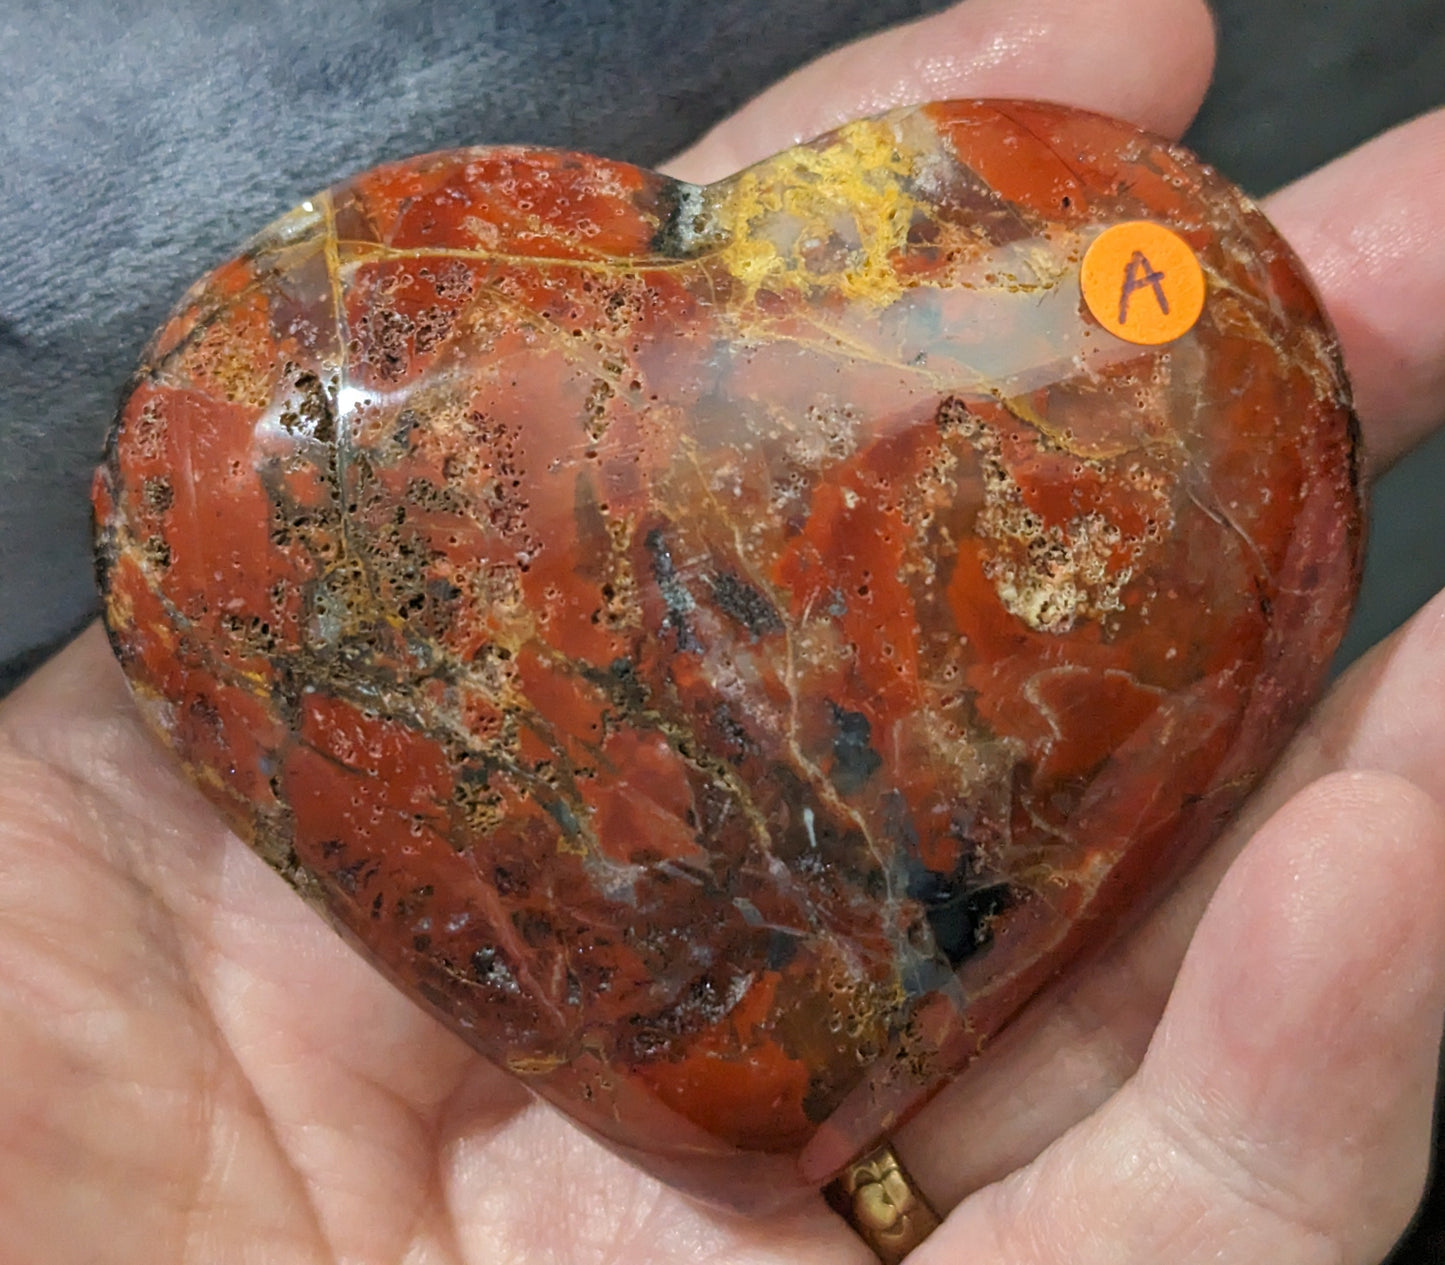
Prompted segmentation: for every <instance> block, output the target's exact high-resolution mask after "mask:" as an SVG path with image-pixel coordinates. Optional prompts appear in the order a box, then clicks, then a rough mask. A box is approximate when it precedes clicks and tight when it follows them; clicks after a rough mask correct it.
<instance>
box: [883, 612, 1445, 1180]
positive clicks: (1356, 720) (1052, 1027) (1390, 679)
mask: <svg viewBox="0 0 1445 1265" xmlns="http://www.w3.org/2000/svg"><path fill="white" fill-rule="evenodd" d="M1337 770H1349V771H1356V772H1378V773H1385V774H1389V775H1392V776H1395V777H1402V778H1405V779H1407V780H1408V781H1410V782H1412V783H1413V784H1414V785H1415V786H1417V787H1419V788H1420V789H1421V790H1423V791H1424V792H1425V793H1426V794H1427V795H1429V796H1430V797H1431V798H1433V799H1434V800H1435V802H1436V803H1438V804H1442V805H1445V594H1441V595H1440V596H1439V597H1437V598H1436V599H1435V600H1434V601H1433V602H1431V603H1430V604H1429V605H1428V606H1426V607H1425V608H1424V609H1423V610H1421V611H1420V612H1419V613H1417V614H1416V615H1415V617H1414V618H1413V619H1412V620H1410V621H1409V623H1407V624H1406V625H1405V626H1404V627H1403V628H1401V629H1400V630H1399V631H1398V632H1396V633H1395V634H1394V635H1393V636H1392V637H1390V638H1388V639H1387V640H1386V641H1384V642H1382V643H1381V644H1380V645H1378V646H1376V647H1375V648H1374V649H1373V650H1372V651H1371V652H1370V653H1369V654H1368V655H1366V656H1365V657H1364V658H1362V659H1361V660H1360V661H1359V662H1358V663H1356V664H1355V665H1354V667H1352V668H1351V669H1350V671H1349V672H1347V673H1346V674H1345V675H1344V676H1343V677H1342V678H1341V679H1340V680H1339V681H1338V682H1337V683H1336V685H1335V686H1334V688H1333V689H1332V690H1331V691H1330V693H1329V695H1328V696H1327V697H1326V699H1325V700H1324V702H1323V703H1322V704H1321V705H1320V706H1319V707H1318V708H1316V710H1315V712H1314V714H1313V715H1312V716H1311V718H1310V720H1309V722H1308V724H1307V725H1306V726H1305V728H1304V729H1302V730H1301V731H1300V733H1299V734H1297V735H1296V736H1295V738H1294V740H1293V741H1292V742H1291V744H1290V746H1289V749H1288V750H1287V751H1286V753H1285V755H1284V757H1283V759H1282V760H1281V761H1280V763H1279V765H1278V766H1277V767H1276V769H1275V770H1274V772H1273V773H1272V774H1271V776H1270V778H1269V780H1268V781H1267V782H1266V783H1265V785H1264V786H1263V787H1261V789H1260V790H1259V791H1258V792H1257V793H1256V794H1255V795H1254V796H1253V797H1252V798H1251V800H1250V801H1249V804H1248V805H1247V807H1246V808H1245V810H1244V811H1243V812H1242V813H1241V815H1240V817H1239V818H1238V819H1237V820H1236V821H1235V822H1234V823H1233V824H1232V825H1231V827H1230V828H1229V830H1228V831H1227V832H1226V833H1225V834H1224V836H1223V837H1222V838H1221V839H1220V840H1219V842H1218V843H1217V844H1216V845H1215V846H1214V847H1213V848H1212V849H1211V850H1210V852H1209V853H1208V854H1207V855H1206V856H1205V857H1204V858H1203V859H1202V860H1201V862H1200V864H1199V865H1198V866H1197V867H1196V868H1195V869H1194V870H1193V871H1192V872H1191V873H1190V875H1189V876H1188V878H1187V880H1186V881H1185V882H1184V883H1183V884H1181V886H1180V887H1179V888H1178V889H1176V890H1175V891H1174V892H1172V893H1170V895H1169V897H1168V898H1167V899H1166V900H1165V901H1163V902H1162V903H1161V904H1160V906H1159V907H1158V908H1156V909H1155V910H1153V911H1152V912H1151V913H1149V914H1148V916H1147V917H1146V918H1145V919H1144V920H1143V921H1142V922H1141V923H1140V924H1139V925H1138V926H1137V927H1135V928H1134V929H1133V930H1132V931H1131V932H1130V933H1129V934H1128V935H1127V936H1125V937H1123V938H1122V939H1120V940H1119V941H1117V942H1116V943H1115V944H1113V945H1112V946H1110V947H1109V948H1108V949H1107V950H1106V951H1105V952H1103V953H1102V954H1100V955H1099V956H1098V957H1097V958H1096V959H1095V960H1093V961H1092V962H1090V963H1087V964H1083V965H1082V966H1081V968H1080V969H1079V970H1076V971H1074V972H1073V973H1071V974H1070V975H1069V976H1067V977H1066V978H1065V979H1063V980H1061V981H1060V982H1059V984H1058V985H1056V986H1055V987H1053V988H1051V989H1049V990H1048V991H1046V992H1045V993H1044V994H1042V995H1041V996H1040V997H1038V998H1037V999H1036V1000H1035V1001H1034V1002H1033V1003H1032V1004H1031V1005H1030V1006H1029V1007H1028V1008H1027V1009H1026V1010H1025V1011H1024V1013H1023V1014H1022V1015H1021V1016H1019V1018H1018V1019H1017V1020H1016V1021H1015V1022H1014V1023H1013V1024H1012V1026H1011V1027H1010V1028H1008V1029H1007V1030H1006V1031H1005V1032H1004V1033H1003V1034H1002V1035H1001V1036H1000V1037H999V1038H998V1040H997V1041H995V1042H994V1043H993V1044H991V1045H990V1046H989V1047H988V1049H987V1050H986V1051H985V1053H984V1054H983V1055H982V1057H981V1058H980V1059H979V1061H978V1062H977V1063H976V1064H975V1065H974V1066H973V1067H971V1068H969V1069H968V1071H967V1072H966V1073H965V1074H964V1075H963V1076H961V1077H959V1079H958V1080H957V1081H955V1082H954V1083H953V1084H952V1085H950V1086H949V1087H948V1088H947V1089H945V1090H944V1091H943V1093H941V1094H940V1095H939V1096H938V1098H936V1099H935V1100H934V1101H933V1103H931V1104H930V1105H929V1107H928V1108H927V1110H925V1111H923V1112H922V1113H920V1115H919V1116H917V1117H916V1118H915V1119H914V1120H913V1121H912V1122H910V1123H909V1125H907V1126H906V1127H905V1128H904V1129H902V1130H901V1131H900V1132H899V1133H898V1134H897V1141H898V1145H899V1148H900V1150H901V1151H902V1152H903V1154H904V1156H905V1158H906V1159H907V1161H908V1163H909V1167H910V1168H911V1169H912V1170H913V1172H914V1174H915V1175H916V1176H917V1178H918V1180H919V1182H920V1184H921V1185H922V1187H923V1189H924V1190H926V1191H928V1193H929V1195H930V1196H931V1197H932V1198H933V1199H935V1200H936V1201H937V1202H938V1203H940V1204H941V1205H943V1206H945V1207H951V1206H952V1205H953V1204H955V1203H957V1202H958V1201H959V1200H960V1199H962V1198H963V1197H964V1196H965V1195H966V1194H967V1193H968V1192H969V1191H972V1190H976V1189H978V1188H979V1187H980V1186H982V1185H985V1184H986V1183H988V1182H991V1181H994V1180H996V1179H998V1178H999V1177H1001V1176H1002V1175H1004V1174H1005V1173H1008V1172H1011V1171H1012V1170H1013V1169H1015V1168H1017V1167H1019V1166H1020V1165H1023V1164H1026V1163H1027V1162H1028V1161H1030V1160H1031V1159H1033V1157H1034V1156H1036V1155H1038V1154H1039V1152H1040V1151H1041V1150H1042V1149H1043V1148H1044V1147H1045V1146H1047V1145H1048V1143H1049V1142H1050V1141H1051V1140H1052V1139H1053V1138H1054V1137H1056V1136H1057V1135H1058V1134H1059V1133H1060V1132H1061V1131H1062V1130H1063V1129H1065V1128H1067V1127H1068V1126H1069V1125H1071V1124H1073V1123H1074V1122H1076V1121H1078V1120H1081V1119H1083V1118H1084V1117H1085V1116H1086V1115H1088V1114H1089V1113H1090V1112H1091V1111H1093V1110H1094V1109H1095V1108H1096V1107H1098V1106H1099V1105H1100V1104H1101V1103H1103V1102H1104V1101H1105V1100H1106V1099H1108V1098H1109V1096H1110V1095H1112V1094H1113V1093H1114V1092H1115V1090H1116V1089H1117V1088H1118V1087H1119V1086H1120V1085H1122V1084H1123V1083H1124V1082H1125V1081H1126V1080H1127V1079H1128V1077H1129V1076H1130V1075H1131V1074H1132V1072H1133V1070H1134V1068H1135V1067H1136V1066H1137V1064H1138V1062H1139V1059H1140V1058H1141V1057H1142V1055H1143V1052H1144V1049H1145V1047H1146V1046H1147V1045H1148V1042H1149V1040H1150V1037H1151V1036H1152V1034H1153V1031H1154V1027H1155V1024H1156V1023H1157V1021H1158V1017H1159V1013H1160V1011H1161V1010H1162V1008H1163V1004H1164V999H1165V998H1166V997H1167V995H1168V991H1169V988H1170V986H1171V984H1172V981H1173V979H1174V975H1175V972H1176V970H1177V968H1178V966H1179V963H1180V961H1181V959H1182V958H1183V956H1184V951H1185V948H1186V946H1187V945H1188V943H1189V938H1190V936H1191V935H1192V934H1193V931H1194V927H1195V925H1196V924H1197V922H1198V921H1199V918H1200V915H1201V914H1202V912H1203V910H1204V907H1205V905H1206V904H1207V903H1208V901H1209V899H1210V896H1211V894H1212V893H1213V891H1214V888H1215V887H1216V885H1217V884H1218V883H1219V881H1220V879H1221V877H1222V876H1223V874H1224V872H1225V870H1226V869H1227V867H1228V866H1229V865H1230V864H1231V862H1232V861H1233V859H1234V858H1235V857H1236V856H1237V855H1238V854H1239V852H1240V850H1241V849H1242V848H1243V847H1244V846H1245V844H1246V842H1247V841H1248V840H1249V838H1250V837H1251V836H1252V834H1253V833H1254V831H1255V830H1257V829H1258V828H1259V827H1260V826H1261V825H1262V824H1263V822H1264V821H1266V820H1267V819H1268V818H1269V816H1270V815H1271V814H1273V813H1274V812H1275V811H1277V810H1278V809H1279V808H1280V807H1281V806H1282V805H1283V804H1284V803H1285V802H1286V801H1287V800H1288V799H1289V797H1290V796H1291V795H1293V794H1295V793H1296V792H1298V791H1299V790H1300V789H1302V788H1304V787H1306V786H1308V785H1310V784H1311V783H1313V782H1315V781H1316V780H1318V779H1319V778H1322V777H1325V776H1327V775H1328V774H1330V773H1332V772H1335V771H1337Z"/></svg>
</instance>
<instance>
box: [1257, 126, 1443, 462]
mask: <svg viewBox="0 0 1445 1265" xmlns="http://www.w3.org/2000/svg"><path fill="white" fill-rule="evenodd" d="M1265 209H1266V211H1267V213H1268V214H1269V216H1270V218H1271V219H1272V220H1273V221H1274V223H1275V224H1276V226H1277V227H1278V228H1279V230H1280V231H1281V232H1282V233H1283V234H1284V236H1285V238H1286V240H1287V241H1289V242H1290V244H1291V245H1292V246H1293V247H1294V248H1295V250H1297V251H1298V252H1299V254H1300V256H1301V258H1302V259H1303V260H1304V262H1305V266H1306V267H1307V268H1308V269H1309V272H1310V275H1311V276H1312V277H1313V278H1314V281H1315V284H1316V285H1317V286H1318V287H1319V290H1320V295H1321V297H1322V298H1323V299H1324V303H1325V308H1326V310H1327V311H1328V312H1329V313H1330V315H1331V317H1332V318H1333V320H1334V322H1335V326H1336V328H1337V329H1338V330H1339V334H1340V341H1341V344H1342V345H1343V347H1344V353H1345V365H1346V368H1347V369H1348V370H1349V373H1350V378H1351V380H1352V382H1353V383H1354V388H1355V398H1356V403H1357V405H1358V408H1359V412H1360V420H1361V422H1362V424H1363V426H1364V428H1365V440H1366V449H1367V451H1368V454H1369V458H1370V464H1371V466H1372V468H1373V469H1375V470H1376V471H1377V472H1378V470H1380V469H1382V468H1383V467H1385V466H1388V465H1389V464H1390V462H1392V461H1394V460H1395V458H1397V457H1398V456H1400V454H1401V453H1403V452H1405V451H1406V450H1407V449H1408V448H1409V447H1410V446H1411V445H1412V444H1414V443H1416V442H1418V441H1419V440H1420V439H1421V438H1422V437H1423V436H1424V435H1425V434H1426V433H1427V432H1428V431H1429V430H1430V429H1431V428H1432V427H1434V426H1437V425H1439V424H1440V422H1441V420H1442V419H1445V110H1437V111H1435V113H1433V114H1427V115H1425V116H1424V117H1423V118H1419V119H1416V120H1414V121H1413V122H1411V123H1406V124H1405V125H1403V126H1402V127H1398V128H1396V129H1395V130H1394V131H1392V132H1387V133H1386V134H1385V135H1384V136H1381V137H1379V138H1377V139H1376V140H1373V141H1371V142H1369V143H1368V144H1367V145H1364V146H1362V147H1361V148H1359V149H1357V150H1355V151H1354V152H1352V153H1350V154H1347V155H1345V157H1343V158H1341V159H1338V160H1337V161H1336V162H1333V163H1331V164H1330V165H1329V166H1327V167H1323V168H1321V169H1320V170H1319V171H1317V172H1315V173H1314V174H1312V175H1309V176H1306V177H1305V178H1304V179H1302V180H1299V181H1297V182H1296V183H1294V184H1292V185H1290V186H1289V187H1288V188H1286V189H1283V190H1281V191H1280V192H1279V193H1277V194H1275V195H1274V196H1273V197H1272V198H1270V199H1269V200H1268V201H1267V202H1266V204H1265Z"/></svg>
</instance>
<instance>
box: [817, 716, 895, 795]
mask: <svg viewBox="0 0 1445 1265" xmlns="http://www.w3.org/2000/svg"><path fill="white" fill-rule="evenodd" d="M829 707H831V708H832V709H833V771H832V774H831V776H832V779H833V786H834V787H835V788H836V789H837V791H838V793H839V794H840V795H851V794H852V793H853V792H854V791H857V790H861V789H862V788H863V784H864V783H865V782H867V781H868V779H869V778H870V777H872V776H873V774H874V773H876V772H877V771H878V768H879V766H880V765H881V764H882V763H883V757H882V756H880V755H879V754H878V753H877V752H876V751H874V750H873V748H872V746H871V745H870V743H871V741H872V738H873V726H872V725H870V724H869V723H868V717H866V716H865V715H863V713H862V712H850V711H849V710H848V709H847V708H845V707H839V706H838V705H837V704H836V703H830V704H829Z"/></svg>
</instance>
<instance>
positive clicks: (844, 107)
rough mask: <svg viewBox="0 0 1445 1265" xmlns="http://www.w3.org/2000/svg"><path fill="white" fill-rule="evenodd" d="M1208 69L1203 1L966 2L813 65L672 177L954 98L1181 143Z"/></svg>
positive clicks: (703, 172)
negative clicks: (1011, 104)
mask: <svg viewBox="0 0 1445 1265" xmlns="http://www.w3.org/2000/svg"><path fill="white" fill-rule="evenodd" d="M1213 64H1214V25H1213V19H1212V18H1211V17H1210V14H1209V11H1208V9H1207V7H1206V6H1205V5H1204V4H1203V2H1202V0H1086V2H1081V0H966V3H963V4H959V5H956V6H955V7H954V8H952V9H948V10H946V11H945V12H943V13H939V14H936V15H934V16H932V17H928V18H923V19H921V20H920V21H917V22H913V23H910V24H909V25H907V26H901V27H895V28H893V29H891V30H889V31H886V32H884V33H882V34H880V35H874V36H871V37H869V38H867V39H864V40H860V41H858V42H857V43H855V44H849V45H847V46H846V47H844V48H841V49H838V50H837V51H835V52H832V53H829V54H827V55H826V56H824V57H821V58H819V59H818V60H817V61H814V62H812V63H810V64H809V65H807V66H805V67H803V68H802V69H801V70H799V71H797V72H795V73H794V74H792V75H790V76H789V77H788V78H787V79H784V80H783V81H782V82H781V83H779V84H777V85H776V86H775V87H773V88H772V89H770V90H769V91H767V92H765V93H763V94H762V95H761V96H759V97H757V98H755V99H754V100H753V101H751V102H750V103H749V104H748V105H746V106H744V107H743V109H741V110H740V111H738V113H736V114H734V115H733V116H732V117H731V118H729V119H728V120H726V121H725V122H723V123H721V124H719V125H718V126H717V127H716V128H714V129H713V130H712V131H711V132H709V133H708V134H707V135H706V136H705V137H704V138H703V139H702V140H701V141H700V142H699V143H698V144H697V145H695V146H694V147H693V148H691V149H689V150H688V151H687V152H686V153H684V154H682V155H681V156H679V157H678V158H677V159H675V160H674V161H673V162H672V163H670V164H669V165H668V170H669V171H670V172H671V173H672V174H673V175H676V176H678V177H679V178H680V179H684V180H692V181H697V182H700V183H701V182H705V181H709V180H716V179H718V178H720V177H722V176H726V175H729V174H731V173H732V172H734V171H737V170H738V169H740V168H742V167H746V166H747V165H748V164H749V163H753V162H757V161H758V160H759V159H761V158H766V157H768V156H769V155H770V154H774V153H777V152H778V151H779V150H781V149H786V148H787V147H788V146H789V145H793V144H796V143H797V142H798V141H800V140H805V139H807V138H809V137H812V136H817V135H818V134H819V133H821V132H826V131H828V130H829V129H830V128H834V127H837V126H838V125H839V124H841V123H846V122H847V121H848V120H850V119H856V118H862V117H864V116H866V115H869V114H877V113H879V112H881V111H883V110H888V109H892V108H893V107H895V106H902V105H911V104H915V103H918V102H922V101H937V100H944V99H946V98H949V97H988V96H993V97H1029V98H1038V99H1041V100H1048V101H1057V102H1061V103H1063V104H1065V105H1077V106H1081V107H1084V108H1086V109H1090V110H1098V111H1100V112H1102V113H1105V114H1112V115H1115V116H1116V117H1118V118H1123V119H1129V120H1131V121H1132V122H1135V123H1138V124H1139V125H1140V126H1142V127H1146V128H1149V129H1150V130H1151V131H1156V132H1160V133H1163V134H1166V135H1177V134H1178V133H1180V132H1182V131H1183V130H1184V128H1185V127H1186V126H1187V125H1188V123H1189V120H1190V119H1192V118H1193V117H1194V112H1195V111H1196V110H1197V109H1198V108H1199V103H1200V101H1201V100H1202V99H1203V97H1204V90H1205V88H1206V87H1207V86H1208V84H1209V76H1210V73H1211V71H1212V69H1213Z"/></svg>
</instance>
